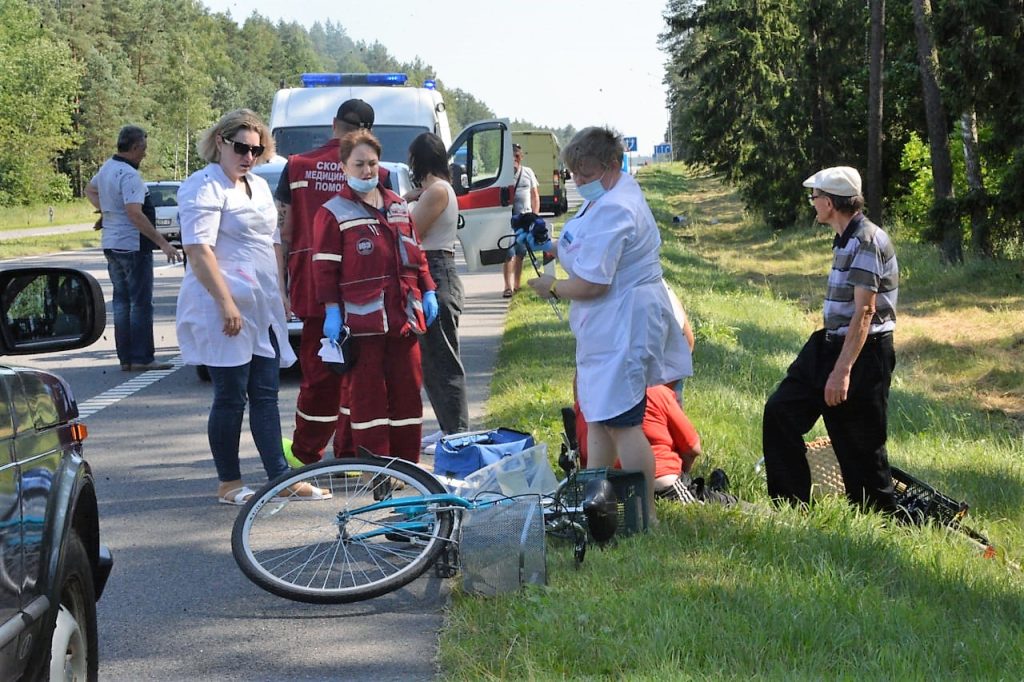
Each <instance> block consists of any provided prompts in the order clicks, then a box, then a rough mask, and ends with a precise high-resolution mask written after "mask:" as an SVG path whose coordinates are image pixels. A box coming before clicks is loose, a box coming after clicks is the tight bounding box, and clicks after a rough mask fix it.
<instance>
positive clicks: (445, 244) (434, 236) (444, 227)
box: [410, 180, 459, 251]
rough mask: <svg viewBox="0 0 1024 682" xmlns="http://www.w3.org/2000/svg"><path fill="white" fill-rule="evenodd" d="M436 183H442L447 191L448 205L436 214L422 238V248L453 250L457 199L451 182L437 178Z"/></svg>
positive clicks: (457, 211)
mask: <svg viewBox="0 0 1024 682" xmlns="http://www.w3.org/2000/svg"><path fill="white" fill-rule="evenodd" d="M436 184H439V185H442V186H443V187H444V188H445V189H446V190H447V191H448V205H447V206H445V207H444V210H443V211H441V215H439V216H437V219H436V220H435V221H434V224H433V225H431V226H430V230H428V231H427V235H426V236H425V237H424V238H423V239H422V246H423V250H424V251H453V250H454V249H455V239H456V238H457V237H456V233H457V232H458V229H459V199H458V197H456V196H455V190H454V189H452V186H451V184H449V183H447V182H445V181H444V180H439V181H438V182H437V183H436ZM410 209H411V205H410Z"/></svg>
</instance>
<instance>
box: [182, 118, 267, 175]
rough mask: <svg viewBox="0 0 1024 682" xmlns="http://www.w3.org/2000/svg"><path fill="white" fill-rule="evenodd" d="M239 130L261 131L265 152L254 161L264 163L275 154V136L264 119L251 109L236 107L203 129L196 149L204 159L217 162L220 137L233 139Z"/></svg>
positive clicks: (261, 142)
mask: <svg viewBox="0 0 1024 682" xmlns="http://www.w3.org/2000/svg"><path fill="white" fill-rule="evenodd" d="M239 130H253V131H255V132H257V133H259V136H260V144H261V145H263V147H264V149H263V154H261V155H260V157H259V158H258V159H254V160H253V162H254V163H262V162H263V161H266V160H267V159H269V158H271V157H272V156H273V155H274V138H273V137H272V136H271V135H270V129H269V128H267V125H266V124H265V123H264V122H263V120H262V119H261V118H260V117H259V116H257V115H256V113H255V112H253V111H251V110H249V109H235V110H234V111H229V112H228V113H226V114H224V115H223V116H221V117H220V120H219V121H217V122H216V123H214V124H213V125H212V126H210V127H209V128H207V129H206V130H205V131H203V134H202V135H201V136H200V137H199V141H198V142H197V143H196V150H197V151H198V152H199V156H201V157H203V160H204V161H207V162H209V163H217V162H219V161H220V147H218V146H217V141H218V138H223V139H227V140H232V139H234V137H235V133H237V132H238V131H239Z"/></svg>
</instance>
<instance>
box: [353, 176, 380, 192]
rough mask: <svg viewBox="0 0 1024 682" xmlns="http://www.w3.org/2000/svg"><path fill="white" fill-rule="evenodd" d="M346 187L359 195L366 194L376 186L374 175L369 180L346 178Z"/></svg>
mask: <svg viewBox="0 0 1024 682" xmlns="http://www.w3.org/2000/svg"><path fill="white" fill-rule="evenodd" d="M347 180H348V186H349V187H351V188H352V189H354V190H355V191H357V192H359V193H360V194H366V193H367V192H369V191H371V190H372V189H373V188H374V187H376V186H377V176H376V175H374V176H373V177H372V178H370V179H369V180H363V179H362V178H348V179H347Z"/></svg>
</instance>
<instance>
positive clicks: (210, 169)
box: [177, 163, 295, 367]
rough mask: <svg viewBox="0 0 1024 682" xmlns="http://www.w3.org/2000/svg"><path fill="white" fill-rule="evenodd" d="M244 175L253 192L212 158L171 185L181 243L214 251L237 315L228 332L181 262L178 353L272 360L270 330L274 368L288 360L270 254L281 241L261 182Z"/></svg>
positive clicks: (188, 358) (200, 359) (216, 362)
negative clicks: (236, 328) (237, 325)
mask: <svg viewBox="0 0 1024 682" xmlns="http://www.w3.org/2000/svg"><path fill="white" fill-rule="evenodd" d="M246 178H247V179H248V181H249V187H250V188H251V190H252V198H250V197H249V196H248V195H247V194H246V192H245V190H244V189H237V188H236V187H235V183H234V182H232V181H231V180H230V179H228V177H227V175H226V174H225V173H224V170H223V169H222V168H221V167H220V164H216V163H211V164H210V165H208V166H207V167H206V168H203V169H202V170H199V171H196V172H195V173H193V174H192V175H191V176H189V178H188V179H187V180H186V181H185V182H183V183H182V185H181V187H180V188H179V189H178V220H179V222H180V223H181V243H182V245H183V246H188V245H190V244H206V245H208V246H210V247H211V248H212V249H213V254H214V256H216V258H217V267H218V268H219V269H220V273H221V276H223V278H224V282H225V283H226V284H227V285H228V289H229V290H230V291H231V297H232V298H233V299H234V301H235V305H236V306H238V310H239V312H241V314H242V330H241V332H239V334H238V335H237V336H227V335H226V334H225V333H224V316H223V315H222V313H221V311H220V307H219V306H218V305H217V303H216V302H215V301H214V300H213V297H212V296H211V295H210V293H209V292H208V291H206V288H205V287H204V286H203V285H202V283H201V282H200V281H199V279H198V278H197V277H196V276H195V273H193V272H192V268H191V266H186V268H185V277H184V278H183V279H182V282H181V290H180V291H179V292H178V312H177V333H178V346H179V347H180V348H181V355H182V358H184V360H185V362H186V363H188V364H191V365H208V366H210V367H238V366H240V365H244V364H246V363H248V362H249V361H250V360H252V357H253V356H254V355H258V356H260V357H264V358H272V357H274V356H275V352H274V347H273V346H272V345H271V343H270V329H273V330H274V336H275V337H277V344H278V347H279V348H280V352H281V358H280V363H281V366H282V367H288V366H290V365H292V364H294V362H295V353H294V352H293V351H292V349H291V346H290V345H289V344H288V327H287V324H286V321H285V317H284V302H283V301H282V299H281V289H280V285H279V283H278V273H277V258H276V256H275V252H274V244H280V243H281V235H280V233H279V231H278V229H277V208H276V207H275V206H274V197H273V195H272V194H271V192H270V186H269V185H267V182H266V180H264V179H263V178H260V177H258V176H255V175H253V174H252V173H248V174H246Z"/></svg>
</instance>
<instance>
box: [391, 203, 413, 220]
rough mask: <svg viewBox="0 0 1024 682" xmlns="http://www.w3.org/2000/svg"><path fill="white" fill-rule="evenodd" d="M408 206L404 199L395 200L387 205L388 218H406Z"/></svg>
mask: <svg viewBox="0 0 1024 682" xmlns="http://www.w3.org/2000/svg"><path fill="white" fill-rule="evenodd" d="M408 217H409V207H408V205H406V203H405V202H404V201H396V202H394V203H393V204H391V205H390V206H388V220H391V219H393V218H408Z"/></svg>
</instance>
